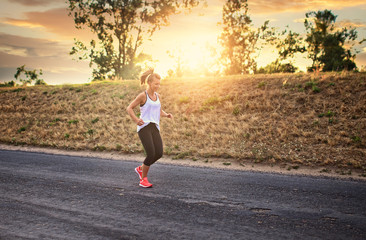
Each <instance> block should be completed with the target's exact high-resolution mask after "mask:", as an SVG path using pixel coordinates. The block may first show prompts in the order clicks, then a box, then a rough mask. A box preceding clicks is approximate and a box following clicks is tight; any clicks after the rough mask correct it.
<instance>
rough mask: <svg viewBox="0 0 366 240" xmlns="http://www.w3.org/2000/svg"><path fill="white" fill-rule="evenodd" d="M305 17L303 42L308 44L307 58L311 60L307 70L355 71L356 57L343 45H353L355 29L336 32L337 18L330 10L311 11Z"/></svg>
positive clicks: (355, 35) (355, 36)
mask: <svg viewBox="0 0 366 240" xmlns="http://www.w3.org/2000/svg"><path fill="white" fill-rule="evenodd" d="M305 16H306V19H305V22H304V25H305V28H306V30H307V36H306V39H305V41H306V42H307V44H308V47H307V51H308V56H309V58H310V59H312V60H313V63H312V66H311V67H309V68H308V70H310V71H311V70H314V69H316V68H317V67H319V68H320V69H322V71H342V70H353V69H355V68H356V64H355V62H354V59H355V56H356V55H355V54H354V53H352V51H351V50H352V49H346V48H345V44H346V43H351V42H353V43H354V41H355V40H356V38H357V31H356V29H355V28H351V29H347V28H343V29H341V30H336V28H335V22H336V19H337V16H336V15H334V14H333V13H332V11H330V10H324V11H318V12H314V11H312V12H308V13H306V14H305ZM353 45H354V44H353ZM353 45H352V46H353Z"/></svg>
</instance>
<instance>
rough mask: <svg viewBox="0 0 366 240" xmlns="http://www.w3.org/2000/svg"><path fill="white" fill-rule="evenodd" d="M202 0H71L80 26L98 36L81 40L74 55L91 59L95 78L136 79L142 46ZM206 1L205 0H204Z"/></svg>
mask: <svg viewBox="0 0 366 240" xmlns="http://www.w3.org/2000/svg"><path fill="white" fill-rule="evenodd" d="M200 2H202V1H200V0H159V1H157V0H151V1H142V0H68V3H69V6H68V10H69V15H70V16H72V17H73V19H74V22H75V26H76V28H78V29H81V28H88V29H90V31H91V32H92V33H94V34H95V35H96V36H97V41H95V40H91V42H90V44H89V45H90V46H89V47H87V46H86V45H85V44H84V43H83V42H81V41H80V40H75V46H74V47H73V48H72V50H71V52H70V54H71V55H74V54H78V55H79V59H88V60H90V66H95V68H94V69H93V78H94V79H105V78H106V77H117V78H134V77H136V75H137V74H138V72H139V69H137V68H136V63H137V61H138V58H137V53H138V48H139V47H140V46H141V45H142V44H143V42H144V41H145V40H147V39H148V38H150V37H151V36H152V35H153V33H154V32H155V31H156V30H158V29H160V27H161V26H166V25H168V24H169V16H170V15H172V14H177V13H179V11H180V10H182V9H188V10H190V9H191V8H192V7H196V6H197V5H199V3H200ZM203 2H205V1H203Z"/></svg>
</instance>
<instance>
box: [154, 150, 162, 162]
mask: <svg viewBox="0 0 366 240" xmlns="http://www.w3.org/2000/svg"><path fill="white" fill-rule="evenodd" d="M162 156H163V151H157V152H156V153H155V161H156V160H158V159H160V158H161V157H162Z"/></svg>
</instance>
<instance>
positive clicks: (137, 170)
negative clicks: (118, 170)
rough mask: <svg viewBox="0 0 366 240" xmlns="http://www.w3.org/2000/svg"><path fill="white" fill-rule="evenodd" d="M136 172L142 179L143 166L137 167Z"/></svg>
mask: <svg viewBox="0 0 366 240" xmlns="http://www.w3.org/2000/svg"><path fill="white" fill-rule="evenodd" d="M135 172H136V173H137V174H138V175H139V178H140V180H141V179H142V169H141V166H138V167H137V168H135Z"/></svg>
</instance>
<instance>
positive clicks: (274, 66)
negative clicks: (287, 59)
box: [255, 59, 298, 74]
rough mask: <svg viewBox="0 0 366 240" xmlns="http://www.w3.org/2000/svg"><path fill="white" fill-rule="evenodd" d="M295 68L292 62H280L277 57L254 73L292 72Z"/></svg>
mask: <svg viewBox="0 0 366 240" xmlns="http://www.w3.org/2000/svg"><path fill="white" fill-rule="evenodd" d="M297 69H298V68H297V67H295V66H294V65H293V64H292V63H281V62H280V60H279V59H276V60H275V61H274V62H272V63H270V64H268V65H267V66H265V67H261V68H259V69H258V70H256V71H255V73H269V74H271V73H294V72H296V71H297Z"/></svg>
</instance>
